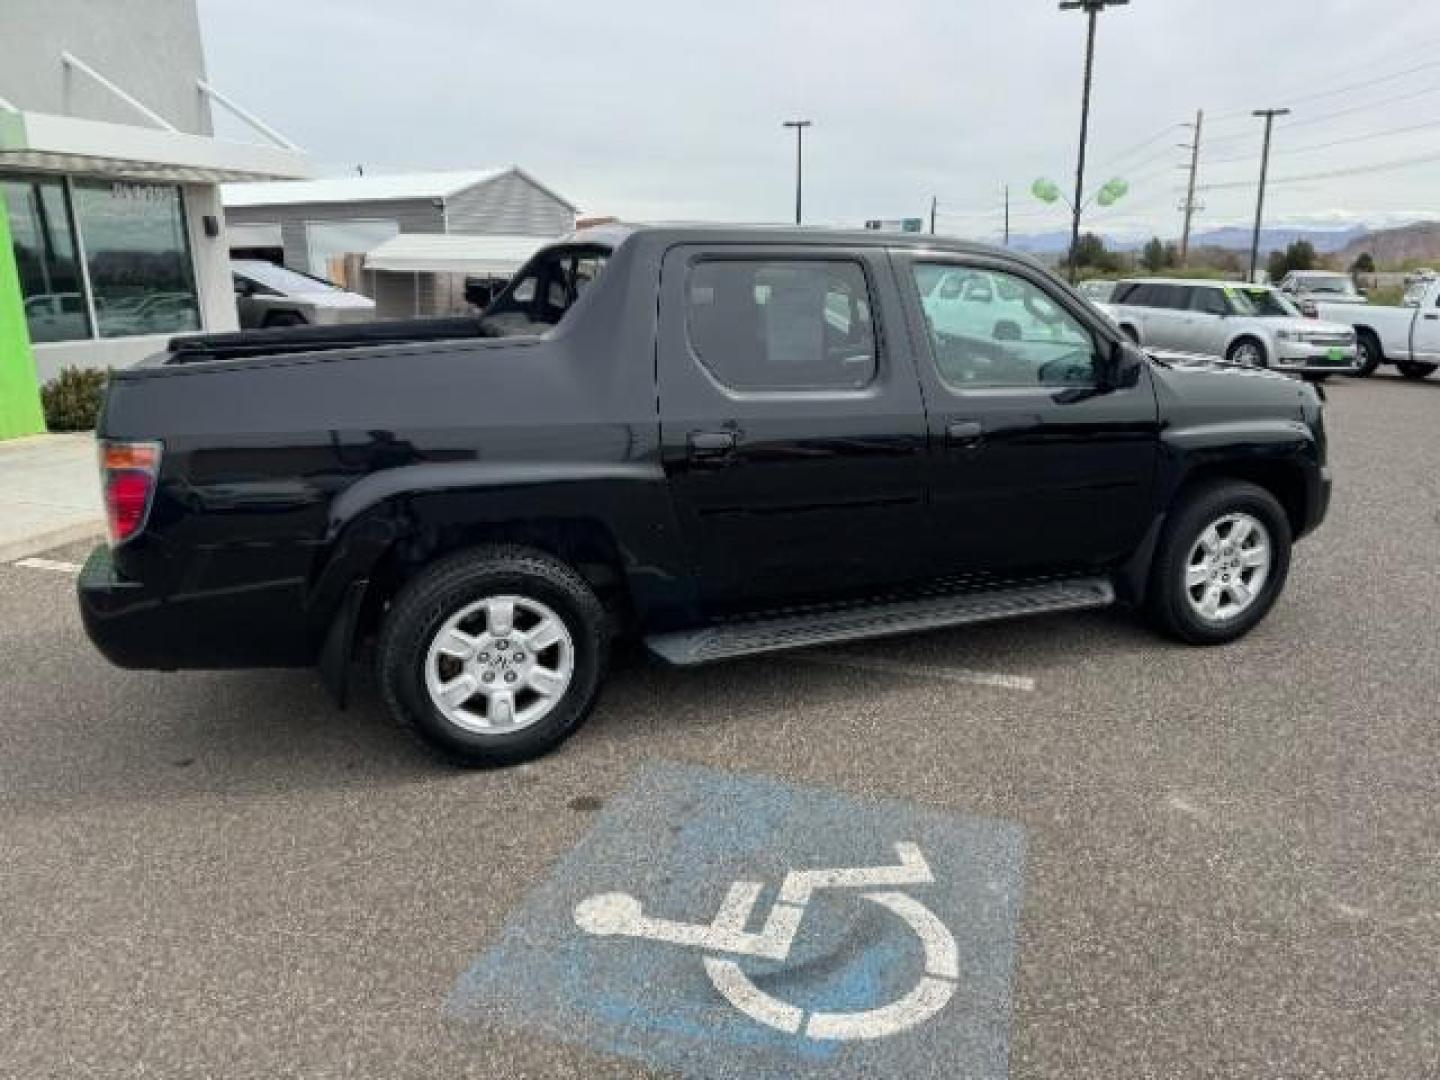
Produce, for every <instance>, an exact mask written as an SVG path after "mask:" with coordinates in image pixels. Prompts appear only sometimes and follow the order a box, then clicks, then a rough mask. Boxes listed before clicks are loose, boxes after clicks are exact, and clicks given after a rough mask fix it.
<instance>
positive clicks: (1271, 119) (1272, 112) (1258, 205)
mask: <svg viewBox="0 0 1440 1080" xmlns="http://www.w3.org/2000/svg"><path fill="white" fill-rule="evenodd" d="M1250 115H1251V116H1263V117H1264V118H1265V149H1263V150H1262V151H1261V152H1260V193H1259V195H1258V196H1257V197H1256V199H1255V234H1254V236H1253V237H1252V238H1251V240H1250V280H1251V281H1254V280H1255V271H1256V268H1257V267H1258V265H1259V263H1260V223H1261V221H1262V220H1263V219H1264V217H1265V180H1266V177H1267V175H1268V174H1269V172H1270V129H1271V128H1272V127H1273V126H1274V124H1275V118H1276V117H1277V116H1289V115H1290V110H1289V109H1256V110H1255V111H1254V112H1253V113H1251V114H1250Z"/></svg>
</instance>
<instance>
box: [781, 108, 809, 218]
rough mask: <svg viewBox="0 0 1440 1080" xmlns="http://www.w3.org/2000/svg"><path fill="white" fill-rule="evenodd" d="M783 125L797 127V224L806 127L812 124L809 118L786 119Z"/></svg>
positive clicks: (803, 169) (802, 176) (803, 167)
mask: <svg viewBox="0 0 1440 1080" xmlns="http://www.w3.org/2000/svg"><path fill="white" fill-rule="evenodd" d="M780 126H781V127H787V128H794V129H795V224H796V225H799V224H800V189H801V186H802V181H803V179H804V174H805V150H804V142H805V129H806V128H808V127H809V126H810V121H809V120H786V121H783V122H782V123H781V125H780Z"/></svg>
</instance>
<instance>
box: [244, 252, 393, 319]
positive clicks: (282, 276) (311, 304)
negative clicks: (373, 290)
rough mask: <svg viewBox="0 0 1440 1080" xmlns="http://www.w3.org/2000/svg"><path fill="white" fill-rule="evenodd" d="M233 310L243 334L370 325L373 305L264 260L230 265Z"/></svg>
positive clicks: (329, 284)
mask: <svg viewBox="0 0 1440 1080" xmlns="http://www.w3.org/2000/svg"><path fill="white" fill-rule="evenodd" d="M230 272H231V274H232V276H233V277H234V279H235V307H236V309H237V310H238V311H239V313H240V326H241V327H242V328H243V329H245V330H254V329H264V328H266V327H274V326H306V325H310V326H333V325H335V324H337V323H355V322H370V321H371V320H372V319H374V318H375V301H374V300H371V299H370V298H369V297H368V296H361V295H359V294H358V293H352V292H346V291H345V290H344V289H342V288H340V286H339V285H335V284H333V283H332V282H329V281H325V280H324V279H323V278H317V277H311V276H310V275H309V274H301V273H298V272H296V271H294V270H289V269H287V268H286V267H283V266H276V265H275V264H274V263H269V262H266V261H265V260H263V259H236V260H234V261H232V262H231V263H230Z"/></svg>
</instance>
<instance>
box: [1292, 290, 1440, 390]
mask: <svg viewBox="0 0 1440 1080" xmlns="http://www.w3.org/2000/svg"><path fill="white" fill-rule="evenodd" d="M1315 308H1316V312H1317V314H1318V315H1319V317H1320V318H1322V319H1324V320H1325V321H1326V322H1338V323H1348V324H1349V325H1351V326H1353V327H1355V335H1356V348H1357V351H1358V353H1359V364H1358V365H1357V366H1356V369H1355V374H1356V375H1369V374H1371V373H1373V372H1374V370H1375V369H1376V368H1377V367H1379V366H1380V365H1381V364H1394V365H1395V366H1396V367H1397V368H1399V369H1400V374H1401V375H1404V376H1405V377H1406V378H1407V379H1423V378H1425V377H1426V376H1427V375H1431V374H1433V373H1434V372H1435V371H1436V369H1437V368H1440V279H1435V280H1431V281H1424V282H1420V283H1418V284H1417V285H1416V286H1415V287H1414V288H1412V289H1411V291H1410V292H1408V293H1407V294H1406V295H1405V303H1404V305H1403V306H1401V307H1382V306H1379V305H1376V304H1346V303H1339V304H1333V303H1326V302H1324V301H1322V300H1319V299H1318V298H1316V299H1315Z"/></svg>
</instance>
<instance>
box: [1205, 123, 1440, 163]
mask: <svg viewBox="0 0 1440 1080" xmlns="http://www.w3.org/2000/svg"><path fill="white" fill-rule="evenodd" d="M1291 126H1292V127H1293V126H1294V125H1291ZM1437 127H1440V120H1431V121H1429V122H1428V123H1424V124H1410V125H1408V126H1406V127H1398V128H1390V129H1388V130H1386V131H1372V132H1369V133H1367V134H1365V135H1352V136H1350V137H1348V138H1344V139H1331V140H1330V141H1329V142H1322V143H1305V144H1304V145H1302V146H1290V147H1286V148H1285V149H1284V150H1280V151H1277V152H1276V156H1277V157H1289V156H1290V155H1291V154H1307V153H1310V152H1311V151H1314V150H1329V149H1330V148H1331V147H1334V146H1347V145H1349V144H1351V143H1359V142H1370V141H1371V140H1373V139H1386V138H1389V137H1390V136H1392V135H1408V134H1409V133H1410V132H1412V131H1428V130H1429V129H1431V128H1437ZM1254 160H1255V159H1254V157H1253V156H1251V155H1249V154H1242V155H1238V156H1236V157H1228V158H1211V159H1210V160H1209V161H1207V162H1206V164H1208V165H1230V164H1234V163H1235V162H1253V161H1254Z"/></svg>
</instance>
